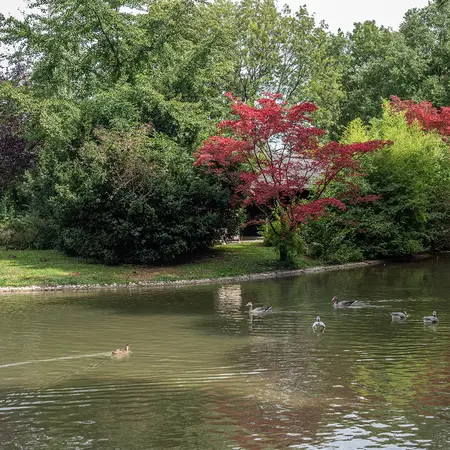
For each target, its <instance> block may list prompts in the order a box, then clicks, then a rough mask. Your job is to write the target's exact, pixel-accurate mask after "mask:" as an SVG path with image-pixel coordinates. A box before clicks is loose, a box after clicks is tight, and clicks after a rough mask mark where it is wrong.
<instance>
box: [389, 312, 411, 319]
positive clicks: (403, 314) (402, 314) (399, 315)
mask: <svg viewBox="0 0 450 450" xmlns="http://www.w3.org/2000/svg"><path fill="white" fill-rule="evenodd" d="M391 316H392V320H405V319H407V318H408V314H407V313H406V311H403V312H393V313H391Z"/></svg>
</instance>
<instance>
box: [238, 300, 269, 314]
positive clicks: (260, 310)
mask: <svg viewBox="0 0 450 450" xmlns="http://www.w3.org/2000/svg"><path fill="white" fill-rule="evenodd" d="M245 306H248V307H249V308H248V312H249V313H250V314H264V313H268V312H269V311H272V307H271V306H258V307H256V308H253V303H252V302H248V303H247V304H246V305H245Z"/></svg>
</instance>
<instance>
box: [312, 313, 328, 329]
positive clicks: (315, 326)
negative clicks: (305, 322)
mask: <svg viewBox="0 0 450 450" xmlns="http://www.w3.org/2000/svg"><path fill="white" fill-rule="evenodd" d="M312 329H313V331H322V332H324V331H325V324H324V323H323V322H321V321H320V317H319V316H317V317H316V321H315V322H314V323H313V324H312Z"/></svg>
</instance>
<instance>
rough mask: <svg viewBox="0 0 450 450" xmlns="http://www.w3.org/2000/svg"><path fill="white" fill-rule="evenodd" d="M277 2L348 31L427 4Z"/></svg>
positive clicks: (6, 4)
mask: <svg viewBox="0 0 450 450" xmlns="http://www.w3.org/2000/svg"><path fill="white" fill-rule="evenodd" d="M278 3H279V4H280V5H282V4H284V3H288V4H289V5H290V6H291V8H292V9H293V10H296V9H297V8H298V7H299V5H302V4H306V7H307V8H308V11H309V13H315V16H316V18H317V19H318V20H325V22H326V23H327V24H328V25H329V26H330V30H331V31H336V30H337V29H338V28H341V29H342V30H343V31H351V30H352V28H353V23H354V22H363V21H364V20H375V21H376V22H377V24H378V25H385V26H390V27H392V28H394V29H396V28H397V27H398V25H399V24H400V23H401V21H402V19H403V15H404V14H405V12H406V11H407V10H408V9H411V8H415V7H419V8H421V7H423V6H426V5H427V4H428V0H278ZM24 4H25V1H24V0H0V13H3V14H5V15H7V14H14V15H16V14H18V13H17V11H18V8H23V5H24Z"/></svg>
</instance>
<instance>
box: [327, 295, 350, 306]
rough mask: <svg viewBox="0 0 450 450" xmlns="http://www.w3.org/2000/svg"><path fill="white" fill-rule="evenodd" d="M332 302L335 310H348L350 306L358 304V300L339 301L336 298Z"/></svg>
mask: <svg viewBox="0 0 450 450" xmlns="http://www.w3.org/2000/svg"><path fill="white" fill-rule="evenodd" d="M331 301H332V302H333V306H334V307H335V308H347V307H348V306H350V305H353V303H355V302H356V300H342V301H338V298H337V297H336V296H334V297H333V298H332V299H331Z"/></svg>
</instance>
